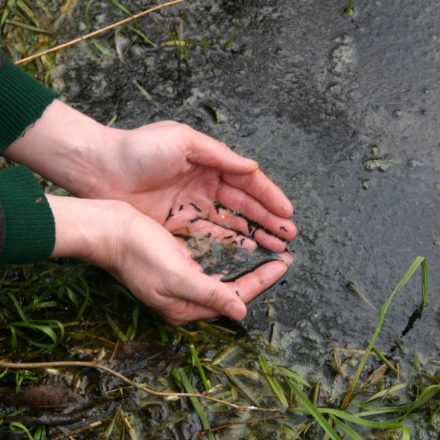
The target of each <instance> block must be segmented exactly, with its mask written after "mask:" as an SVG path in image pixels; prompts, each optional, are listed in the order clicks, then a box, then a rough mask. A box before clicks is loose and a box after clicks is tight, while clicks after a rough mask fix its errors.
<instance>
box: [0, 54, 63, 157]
mask: <svg viewBox="0 0 440 440" xmlns="http://www.w3.org/2000/svg"><path fill="white" fill-rule="evenodd" d="M55 98H56V94H55V93H54V92H52V91H51V90H49V89H47V88H46V87H44V86H43V85H42V84H41V83H39V82H38V81H36V80H35V79H33V78H32V77H31V76H30V75H28V74H27V73H26V72H25V71H24V70H22V69H21V68H19V67H17V66H16V65H15V64H13V63H11V62H10V61H9V60H8V59H6V58H5V55H4V54H3V53H2V52H0V154H1V153H2V152H3V151H5V150H6V148H8V147H9V145H11V144H12V143H13V142H14V141H15V140H16V139H17V138H18V137H20V136H21V135H22V134H23V133H24V131H25V130H26V128H28V127H29V126H30V125H31V124H32V123H33V122H35V121H36V120H37V119H39V118H40V117H41V116H42V114H43V112H44V110H45V109H46V107H47V106H48V105H49V104H50V103H51V102H52V101H53V100H54V99H55Z"/></svg>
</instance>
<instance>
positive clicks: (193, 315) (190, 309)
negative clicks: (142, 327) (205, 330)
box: [159, 301, 219, 325]
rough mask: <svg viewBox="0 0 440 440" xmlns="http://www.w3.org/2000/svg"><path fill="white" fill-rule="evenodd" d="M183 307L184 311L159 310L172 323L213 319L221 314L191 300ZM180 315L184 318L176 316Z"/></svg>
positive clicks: (180, 323) (181, 323) (178, 323)
mask: <svg viewBox="0 0 440 440" xmlns="http://www.w3.org/2000/svg"><path fill="white" fill-rule="evenodd" d="M183 309H184V310H185V312H184V313H182V312H180V313H173V311H170V310H167V311H166V312H161V311H159V313H160V315H161V316H162V317H163V318H164V319H165V320H166V321H167V322H168V323H169V324H171V325H183V324H186V323H187V322H190V321H195V320H197V319H211V318H216V317H217V316H219V312H217V311H215V310H212V309H208V308H206V307H203V306H200V305H199V304H195V303H192V302H190V301H186V303H185V305H184V306H183ZM179 315H181V316H182V318H176V316H179Z"/></svg>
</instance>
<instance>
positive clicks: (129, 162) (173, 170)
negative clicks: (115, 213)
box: [83, 121, 297, 252]
mask: <svg viewBox="0 0 440 440" xmlns="http://www.w3.org/2000/svg"><path fill="white" fill-rule="evenodd" d="M109 133H111V135H110V136H109V137H108V141H107V145H108V151H109V154H108V155H107V156H108V159H107V160H105V159H103V162H102V165H101V166H100V167H97V171H98V173H99V175H100V178H99V179H98V184H97V185H95V186H94V187H93V189H92V190H90V191H89V192H88V194H83V195H85V196H87V197H92V198H111V199H119V200H124V201H126V202H128V203H130V204H131V205H132V206H134V207H135V208H137V209H138V210H139V211H141V212H142V213H144V214H146V215H148V216H149V217H151V218H153V219H154V220H156V221H157V222H159V223H160V224H162V225H164V226H165V227H166V228H167V229H168V230H169V231H170V232H172V233H174V234H182V235H193V234H195V233H199V232H201V231H202V232H203V231H207V230H209V231H210V232H211V233H212V234H214V235H215V236H216V237H219V238H223V237H225V236H228V235H230V232H228V230H230V229H232V230H234V231H237V232H239V233H241V234H243V235H244V236H247V237H252V238H254V239H255V240H256V241H257V242H258V243H259V244H261V245H262V246H264V247H266V248H268V249H271V250H274V251H276V252H281V251H283V250H285V247H286V241H289V240H292V239H293V238H295V236H296V234H297V231H296V227H295V225H294V224H293V223H292V222H291V220H290V217H291V216H292V214H293V207H292V204H291V203H290V201H289V200H288V199H287V197H286V196H285V195H284V193H283V192H282V190H281V189H280V188H279V187H278V186H276V185H275V184H274V183H273V182H272V181H271V180H270V179H269V178H268V177H267V176H266V175H265V174H264V173H263V172H262V171H261V170H259V169H258V164H257V163H256V162H255V161H253V160H250V159H246V158H243V157H242V156H240V155H238V154H236V153H235V152H233V151H232V150H231V149H229V148H228V147H227V146H226V145H224V144H223V143H221V142H219V141H217V140H215V139H213V138H211V137H209V136H206V135H204V134H202V133H200V132H198V131H196V130H193V129H192V128H190V127H188V126H186V125H183V124H179V123H177V122H173V121H164V122H159V123H155V124H150V125H146V126H144V127H140V128H137V129H134V130H111V131H110V132H109ZM238 213H240V214H238ZM237 214H238V215H237Z"/></svg>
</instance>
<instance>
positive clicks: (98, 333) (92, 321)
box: [0, 0, 440, 440]
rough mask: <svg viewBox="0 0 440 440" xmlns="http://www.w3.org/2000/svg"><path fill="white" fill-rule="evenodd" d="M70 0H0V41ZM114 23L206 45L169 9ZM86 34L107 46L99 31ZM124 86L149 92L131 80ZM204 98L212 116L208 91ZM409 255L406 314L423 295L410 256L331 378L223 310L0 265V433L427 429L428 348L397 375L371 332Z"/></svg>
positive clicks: (313, 434)
mask: <svg viewBox="0 0 440 440" xmlns="http://www.w3.org/2000/svg"><path fill="white" fill-rule="evenodd" d="M74 3H75V2H74V1H72V0H67V1H46V0H37V1H35V2H30V1H28V0H6V1H3V2H1V1H0V32H1V35H2V39H1V41H0V48H2V49H3V50H6V52H7V53H8V55H9V56H10V57H11V58H12V59H21V58H23V57H25V56H27V55H30V54H32V53H36V52H39V51H41V50H44V49H47V48H49V47H52V46H54V45H55V44H56V38H57V37H58V36H59V28H58V24H59V23H61V22H62V19H63V17H65V16H66V15H68V14H70V13H71V12H72V8H73V6H74ZM94 3H95V1H94V0H89V1H88V2H87V7H86V14H85V16H84V18H83V19H84V24H85V27H86V28H87V30H88V31H90V30H93V29H95V26H94V25H93V23H92V18H91V14H90V11H91V9H92V8H93V7H95V6H96V5H95V4H94ZM96 3H97V2H96ZM225 3H227V4H228V5H232V3H233V2H225ZM108 4H109V5H110V6H112V7H113V8H115V9H116V10H118V11H119V12H120V13H123V14H125V15H126V16H130V15H131V14H132V13H133V12H135V11H132V8H131V7H130V6H129V2H123V1H122V0H120V1H116V0H108ZM234 5H235V3H234ZM348 7H350V9H351V8H352V2H351V1H350V2H348V6H347V8H348ZM128 30H129V31H130V32H133V33H135V34H136V35H137V36H138V37H139V38H140V39H141V40H142V41H143V42H144V44H145V45H147V46H157V45H159V44H160V46H161V47H167V48H168V47H172V48H173V49H174V50H175V51H176V56H177V57H178V58H179V59H185V58H187V57H188V56H189V49H191V48H193V47H202V48H203V49H204V50H209V48H210V45H209V43H208V42H203V41H202V42H199V41H198V40H196V39H184V38H183V36H182V35H181V32H180V29H179V26H178V25H177V24H176V23H175V22H173V23H171V24H170V26H169V31H168V32H167V37H166V39H165V40H164V41H163V42H162V43H157V42H155V41H152V40H151V39H150V37H149V36H148V35H147V34H146V33H144V32H143V31H142V30H141V28H140V26H137V25H136V24H131V25H130V27H129V28H128ZM235 37H236V33H235V32H234V34H233V36H232V37H231V36H230V37H228V39H227V41H226V43H225V44H224V48H225V50H226V49H228V47H229V46H230V45H232V43H233V39H235ZM114 43H115V50H116V53H117V54H118V56H120V57H123V53H124V49H123V47H124V41H123V38H121V36H117V34H116V33H115V35H114ZM91 44H94V47H95V48H96V50H97V51H98V52H99V53H100V54H102V55H103V56H105V55H107V56H108V55H109V53H108V48H107V47H106V45H105V44H103V43H102V42H101V41H100V40H99V39H96V40H94V41H93V42H92V43H91ZM118 45H119V46H118ZM56 65H57V54H48V55H44V56H42V57H40V58H37V59H35V60H34V61H32V62H31V63H29V64H27V65H26V69H27V70H28V71H29V72H30V73H31V74H33V75H34V76H35V77H36V78H38V79H39V80H41V81H44V82H45V83H46V84H48V85H50V81H51V79H50V75H49V73H50V72H51V71H52V69H54V68H55V67H56ZM135 85H136V87H137V88H138V89H139V92H140V93H142V94H143V95H144V96H145V98H146V99H147V100H152V98H151V96H150V94H149V92H148V91H147V90H145V88H143V86H142V85H141V84H139V83H136V82H135ZM206 106H207V110H208V111H209V112H210V113H212V114H213V118H214V119H215V120H219V119H220V115H219V112H218V109H217V108H216V107H215V106H214V104H206ZM419 268H421V272H422V300H421V305H420V307H419V308H418V309H417V310H416V311H415V313H414V314H413V319H417V318H420V316H421V314H422V311H423V309H424V308H425V307H426V304H427V294H428V291H427V266H426V261H425V259H424V258H422V257H418V258H417V259H416V260H415V261H414V263H413V264H412V265H411V267H410V268H409V269H408V271H407V273H406V274H405V275H404V277H403V278H402V280H401V281H400V282H399V283H398V284H397V286H396V288H395V289H394V291H393V292H392V293H391V295H390V297H389V298H388V300H387V301H386V302H385V304H384V305H383V306H382V307H381V309H380V310H379V318H378V322H377V326H376V329H375V331H374V333H373V336H372V337H371V338H370V340H369V343H368V346H367V348H362V347H356V348H343V347H334V348H331V347H329V350H328V355H329V361H331V365H332V375H333V378H334V383H335V384H336V385H335V387H334V389H331V387H329V386H328V384H327V383H324V381H322V382H321V381H320V380H319V379H317V377H316V375H311V377H308V376H307V377H306V376H305V375H304V373H303V372H302V371H301V370H300V369H299V368H297V367H296V366H295V365H294V364H293V365H292V364H291V363H289V362H287V361H286V360H285V359H284V357H283V355H282V354H281V353H279V352H277V350H276V348H274V347H272V346H271V345H270V344H269V342H268V341H267V340H265V339H264V338H263V337H262V336H261V335H258V334H252V335H248V334H247V333H246V332H245V331H244V330H243V329H242V328H241V327H239V326H237V325H234V324H233V323H231V322H228V321H222V320H219V321H213V322H203V321H200V322H195V323H193V324H191V325H188V326H185V327H170V326H168V325H166V324H164V323H163V322H162V321H161V320H160V319H159V318H158V317H157V316H155V315H153V314H151V313H150V312H149V311H148V310H146V309H145V308H144V307H143V306H142V304H140V303H139V302H138V301H137V300H136V299H134V298H133V297H132V296H131V295H130V293H129V292H128V291H127V290H126V289H125V288H124V287H122V286H121V285H119V284H118V283H117V282H116V281H115V280H113V279H112V278H111V277H109V276H107V275H106V274H104V273H102V272H101V271H99V270H97V269H95V268H93V267H90V266H89V265H87V264H83V263H78V262H72V261H59V262H46V263H41V264H38V265H32V266H29V265H26V266H11V267H7V268H4V269H2V270H1V271H0V437H1V436H2V434H5V433H7V432H15V433H21V437H22V438H29V439H39V440H42V439H58V440H61V439H67V438H77V439H82V438H83V439H88V438H90V439H95V438H103V439H121V438H127V439H131V440H134V439H147V438H151V439H170V438H179V439H180V438H182V439H185V438H208V439H215V438H217V439H221V438H246V439H275V438H282V439H317V438H323V439H333V440H335V439H343V438H351V439H355V440H357V439H363V438H369V439H397V438H402V439H408V438H410V436H411V432H413V433H414V432H416V431H417V429H418V426H422V427H423V429H425V430H430V431H432V432H433V433H437V434H434V435H438V433H439V432H440V359H431V360H429V361H425V360H423V361H422V360H420V359H417V358H415V359H414V365H413V371H412V372H411V374H410V375H406V376H404V375H402V372H401V371H400V365H399V362H398V359H396V358H394V357H393V356H392V353H391V352H390V351H388V348H387V349H385V350H381V349H379V347H378V345H377V341H378V338H379V335H380V331H381V328H382V326H383V324H384V322H385V320H386V314H387V311H388V309H389V307H390V306H391V303H392V300H393V298H394V297H395V296H396V295H397V294H398V293H399V291H400V290H401V289H402V288H403V287H404V286H405V284H406V283H407V282H408V281H409V279H410V278H411V277H412V276H413V275H414V273H415V272H416V271H417V270H418V269H419ZM360 296H361V298H366V297H364V296H363V295H360ZM368 301H369V300H368ZM372 307H374V306H372ZM409 325H411V322H410V323H409ZM335 390H337V391H336V392H335Z"/></svg>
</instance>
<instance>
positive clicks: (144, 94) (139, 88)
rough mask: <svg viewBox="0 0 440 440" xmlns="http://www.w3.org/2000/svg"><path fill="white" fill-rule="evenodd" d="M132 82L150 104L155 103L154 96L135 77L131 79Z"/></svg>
mask: <svg viewBox="0 0 440 440" xmlns="http://www.w3.org/2000/svg"><path fill="white" fill-rule="evenodd" d="M133 83H134V85H135V86H136V87H137V88H138V90H139V91H140V92H141V94H142V95H143V97H144V98H145V99H146V100H147V101H148V102H151V103H152V104H154V105H156V103H155V101H154V98H153V97H152V96H151V95H150V93H149V92H148V91H147V90H146V89H145V88H144V87H142V86H141V85H140V84H139V83H138V82H137V81H136V80H135V79H134V80H133Z"/></svg>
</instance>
